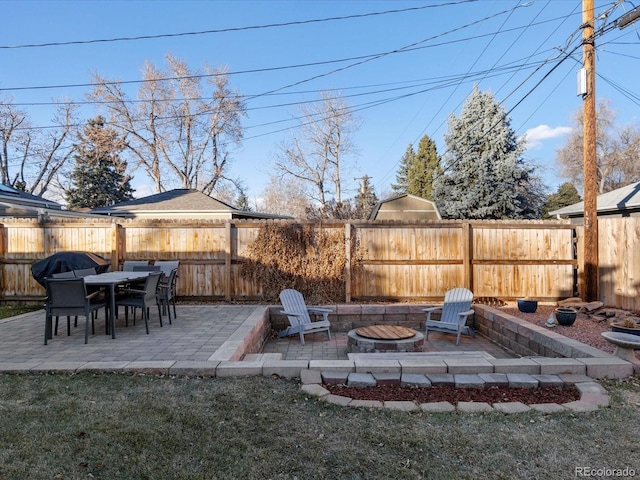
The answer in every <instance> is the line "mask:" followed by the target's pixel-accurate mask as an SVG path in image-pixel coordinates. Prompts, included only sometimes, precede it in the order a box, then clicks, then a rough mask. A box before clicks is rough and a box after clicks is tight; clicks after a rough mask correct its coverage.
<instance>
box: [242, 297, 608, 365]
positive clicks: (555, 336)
mask: <svg viewBox="0 0 640 480" xmlns="http://www.w3.org/2000/svg"><path fill="white" fill-rule="evenodd" d="M427 306H429V305H418V304H392V305H369V304H364V305H323V307H326V308H330V309H332V310H333V312H334V313H330V314H329V321H330V322H331V329H332V331H334V332H348V331H349V330H352V329H354V328H358V327H363V326H367V325H379V324H389V325H400V326H403V327H409V328H414V329H416V330H419V331H423V330H424V322H425V318H426V317H425V313H424V312H423V311H422V310H423V309H424V308H426V307H427ZM472 308H473V309H474V310H475V312H476V313H475V315H474V316H473V318H472V320H471V321H470V326H471V328H473V329H474V330H476V331H478V332H480V334H482V335H483V336H485V337H486V338H488V339H490V340H492V341H494V342H495V343H497V344H498V345H501V346H502V347H504V348H505V349H507V350H510V351H511V352H513V353H515V354H516V355H518V356H521V357H529V356H542V357H566V358H585V357H606V356H609V355H608V354H607V353H605V352H603V351H601V350H598V349H597V348H594V347H590V346H588V345H585V344H583V343H581V342H579V341H577V340H572V339H570V338H567V337H564V336H563V335H560V334H559V333H556V332H554V331H551V330H549V329H547V328H545V327H541V326H538V325H535V324H532V323H530V322H528V321H526V320H523V319H521V318H518V317H515V316H513V315H510V314H508V313H504V312H502V311H500V310H499V309H496V308H493V307H489V306H486V305H480V304H477V305H473V307H472ZM281 309H282V307H281V306H271V307H269V319H270V322H271V326H272V328H273V329H274V330H276V331H279V330H284V329H285V328H286V327H287V326H288V325H289V323H288V321H287V318H286V316H284V315H282V314H280V310H281ZM434 318H435V319H438V318H439V317H438V314H436V315H435V316H434ZM252 353H255V352H252Z"/></svg>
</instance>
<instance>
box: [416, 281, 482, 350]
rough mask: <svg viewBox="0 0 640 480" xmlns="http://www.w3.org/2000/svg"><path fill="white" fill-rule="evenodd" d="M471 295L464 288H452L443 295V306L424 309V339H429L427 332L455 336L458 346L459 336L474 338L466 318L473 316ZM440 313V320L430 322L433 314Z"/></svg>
mask: <svg viewBox="0 0 640 480" xmlns="http://www.w3.org/2000/svg"><path fill="white" fill-rule="evenodd" d="M472 301H473V293H472V292H471V291H470V290H467V289H466V288H454V289H451V290H449V291H448V292H447V293H446V294H445V295H444V304H443V305H442V306H438V307H429V308H424V309H423V311H424V312H426V313H427V321H426V324H425V339H428V338H429V330H432V331H436V332H444V333H455V334H457V336H458V337H457V339H456V345H460V334H461V333H464V334H466V335H470V336H472V337H475V335H476V334H475V332H474V331H473V330H471V328H469V327H468V326H467V325H466V323H467V318H468V317H469V316H470V315H473V313H474V312H473V310H472V309H471V302H472ZM437 311H442V314H441V316H440V320H439V321H438V320H431V314H432V313H433V312H437Z"/></svg>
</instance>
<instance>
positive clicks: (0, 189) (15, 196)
mask: <svg viewBox="0 0 640 480" xmlns="http://www.w3.org/2000/svg"><path fill="white" fill-rule="evenodd" d="M0 202H2V203H6V204H10V205H16V206H18V205H19V206H22V207H31V208H48V209H53V210H62V205H60V204H59V203H56V202H54V201H52V200H47V199H46V198H42V197H37V196H35V195H31V194H30V193H27V192H23V191H21V190H16V189H15V188H11V187H8V186H7V185H2V184H0Z"/></svg>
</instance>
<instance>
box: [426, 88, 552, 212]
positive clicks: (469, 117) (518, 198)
mask: <svg viewBox="0 0 640 480" xmlns="http://www.w3.org/2000/svg"><path fill="white" fill-rule="evenodd" d="M510 123H511V120H510V119H509V117H508V116H507V114H506V112H505V111H504V109H503V108H502V107H501V106H500V105H499V104H498V103H497V102H496V100H495V99H494V97H493V95H492V94H491V93H481V92H480V91H479V90H478V88H477V87H474V89H473V92H472V93H471V95H470V96H469V98H468V99H467V101H466V103H465V105H464V106H463V108H462V111H461V113H460V117H456V116H455V115H453V114H452V115H450V116H449V122H448V131H447V133H446V134H445V144H446V146H447V152H448V154H447V156H446V159H445V160H446V162H445V163H446V165H447V169H446V171H445V173H443V174H441V175H438V176H436V178H435V180H434V182H433V197H434V199H435V201H436V203H437V205H438V208H439V209H440V213H441V214H442V216H443V217H444V218H468V219H507V218H539V216H540V211H541V207H542V201H543V197H542V196H541V194H542V193H543V190H542V187H541V183H540V181H539V178H538V177H537V176H536V175H535V174H534V173H535V172H534V169H533V168H528V167H527V166H526V165H525V164H524V160H523V156H522V154H523V152H524V142H523V141H522V140H521V139H518V138H517V137H516V134H515V132H514V131H513V130H512V128H511V124H510Z"/></svg>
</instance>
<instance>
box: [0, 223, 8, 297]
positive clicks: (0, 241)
mask: <svg viewBox="0 0 640 480" xmlns="http://www.w3.org/2000/svg"><path fill="white" fill-rule="evenodd" d="M6 233H7V231H6V230H5V228H4V224H3V223H0V258H5V253H6V251H5V248H6V243H5V241H4V237H5V235H6ZM4 265H5V264H4V262H0V295H2V297H4V296H5V292H4V283H3V282H2V279H3V278H4Z"/></svg>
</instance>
